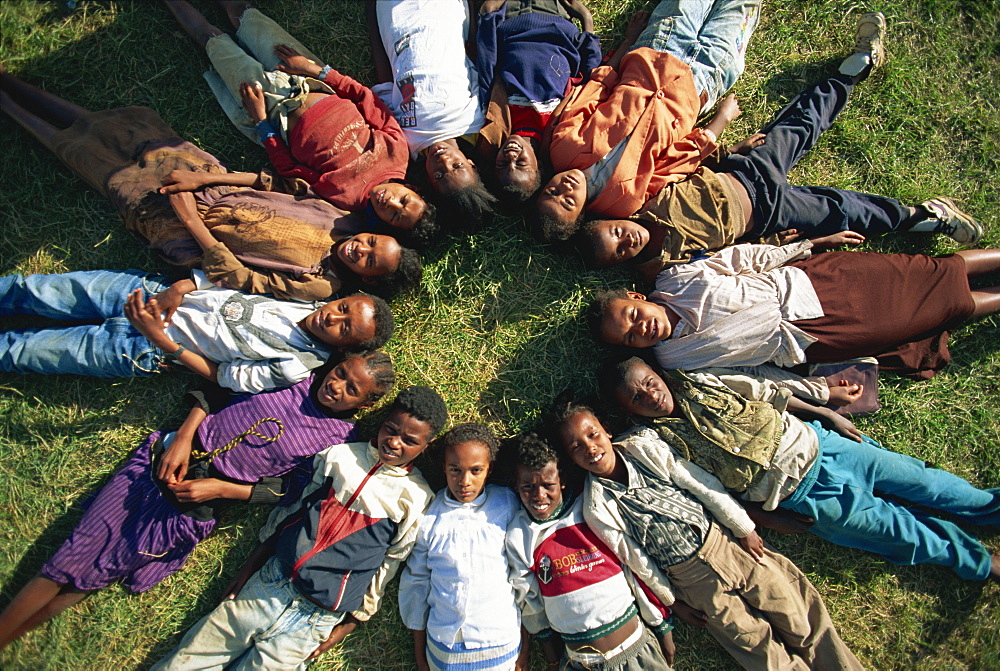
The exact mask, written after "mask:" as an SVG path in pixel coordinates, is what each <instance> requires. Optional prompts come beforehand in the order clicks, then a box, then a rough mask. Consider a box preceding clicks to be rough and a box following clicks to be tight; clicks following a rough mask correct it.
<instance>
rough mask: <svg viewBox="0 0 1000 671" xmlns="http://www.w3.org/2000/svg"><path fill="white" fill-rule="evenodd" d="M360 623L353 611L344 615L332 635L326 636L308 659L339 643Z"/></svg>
mask: <svg viewBox="0 0 1000 671" xmlns="http://www.w3.org/2000/svg"><path fill="white" fill-rule="evenodd" d="M359 624H361V622H360V620H358V618H356V617H354V615H352V614H351V613H347V614H346V615H344V619H343V620H341V621H340V624H338V625H337V626H335V627H334V628H333V631H331V632H330V635H329V636H328V637H327V638H326V640H325V641H323V642H322V643H320V644H319V647H318V648H316V649H315V650H313V651H312V654H311V655H309V656H308V657H307V658H306V661H309V660H310V659H316V658H317V657H319V656H320V655H322V654H323V653H324V652H326V651H327V650H329V649H330V648H332V647H333V646H335V645H339V644H340V643H341V642H342V641H343V640H344V639H345V638H347V635H348V634H350V633H351V632H352V631H354V630H355V629H357V628H358V625H359Z"/></svg>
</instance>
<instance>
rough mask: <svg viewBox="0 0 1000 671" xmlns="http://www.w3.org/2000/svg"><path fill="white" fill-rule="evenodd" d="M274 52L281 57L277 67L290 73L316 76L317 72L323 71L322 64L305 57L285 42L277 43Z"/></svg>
mask: <svg viewBox="0 0 1000 671" xmlns="http://www.w3.org/2000/svg"><path fill="white" fill-rule="evenodd" d="M274 53H275V54H276V55H277V56H278V58H280V59H281V64H280V65H278V69H279V70H281V71H282V72H287V73H288V74H290V75H305V76H306V77H318V76H319V73H320V72H322V71H323V66H322V65H320V64H319V63H317V62H316V61H314V60H312V59H310V58H306V57H305V56H303V55H301V54H300V53H299V52H297V51H296V50H295V49H293V48H292V47H290V46H288V45H287V44H279V45H277V46H276V47H274Z"/></svg>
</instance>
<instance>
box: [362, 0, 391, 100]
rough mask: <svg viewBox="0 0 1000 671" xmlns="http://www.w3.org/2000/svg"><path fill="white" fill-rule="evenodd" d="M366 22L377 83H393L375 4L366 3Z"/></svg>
mask: <svg viewBox="0 0 1000 671" xmlns="http://www.w3.org/2000/svg"><path fill="white" fill-rule="evenodd" d="M365 22H366V24H367V26H368V44H369V47H370V49H371V54H372V61H373V62H374V63H375V83H376V84H387V83H390V82H392V80H393V76H392V63H391V62H390V61H389V55H388V53H387V52H386V49H385V44H384V43H383V42H382V33H381V31H380V28H379V22H378V8H377V7H376V6H375V3H374V2H366V3H365Z"/></svg>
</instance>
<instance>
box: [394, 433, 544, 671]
mask: <svg viewBox="0 0 1000 671" xmlns="http://www.w3.org/2000/svg"><path fill="white" fill-rule="evenodd" d="M499 447H500V443H499V441H498V440H497V438H496V436H494V435H493V432H492V431H490V429H489V428H488V427H486V426H484V425H482V424H474V423H467V424H459V425H458V426H456V427H454V428H452V429H451V430H450V431H448V433H446V434H444V435H443V436H441V438H440V439H439V440H438V441H437V443H436V444H435V448H436V450H437V451H438V452H439V453H440V457H441V460H442V461H443V465H444V473H445V478H446V480H447V483H448V486H447V487H446V488H445V489H442V490H441V491H440V492H438V494H437V496H436V497H435V498H434V502H433V503H432V504H431V507H430V509H428V511H427V514H426V515H425V516H424V518H423V519H422V520H421V521H420V531H419V533H418V534H417V541H416V544H415V545H414V547H413V552H412V554H411V555H410V558H409V559H408V560H407V562H406V568H405V569H404V570H403V575H402V577H401V578H400V582H399V611H400V615H401V616H402V618H403V624H404V625H406V626H407V627H408V628H409V629H411V630H412V631H413V652H414V657H415V658H416V665H417V669H419V670H420V671H428V670H429V669H434V670H435V671H458V670H460V669H464V668H469V666H468V665H475V668H476V669H483V670H486V669H497V670H500V669H514V668H515V664H516V663H520V666H519V667H518V668H524V664H525V663H526V661H527V653H528V649H527V647H524V648H523V649H522V648H521V618H520V613H519V612H518V609H517V606H515V604H514V590H513V588H512V587H511V585H510V582H508V580H507V555H506V553H505V552H504V541H505V538H506V530H507V524H508V523H509V522H510V520H511V518H512V517H513V516H514V514H515V513H516V512H517V508H518V506H517V497H516V496H514V494H513V493H512V492H511V491H510V490H509V489H507V488H506V487H500V486H498V485H493V484H487V483H486V479H487V477H488V476H489V475H490V472H491V471H492V469H493V464H494V462H495V461H496V457H497V451H498V450H499ZM519 650H520V651H521V654H520V656H519Z"/></svg>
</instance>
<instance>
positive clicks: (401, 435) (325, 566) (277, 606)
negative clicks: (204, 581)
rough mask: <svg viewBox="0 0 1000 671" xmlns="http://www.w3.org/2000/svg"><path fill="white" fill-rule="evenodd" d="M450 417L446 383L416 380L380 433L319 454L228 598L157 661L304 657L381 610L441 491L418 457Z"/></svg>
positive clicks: (243, 662) (269, 661)
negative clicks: (436, 386) (441, 390)
mask: <svg viewBox="0 0 1000 671" xmlns="http://www.w3.org/2000/svg"><path fill="white" fill-rule="evenodd" d="M447 418H448V411H447V409H446V408H445V404H444V401H443V400H442V399H441V397H440V396H438V394H437V393H436V392H435V391H434V390H432V389H430V388H428V387H408V388H406V389H404V390H403V391H401V392H400V393H399V395H398V396H397V397H396V400H395V401H393V403H392V405H391V406H389V414H388V415H387V416H386V418H385V421H383V422H382V426H381V427H380V428H379V430H378V434H377V435H376V436H375V437H374V438H373V439H372V440H371V442H356V443H347V444H346V445H334V446H333V447H329V448H327V449H326V450H324V451H322V452H320V453H319V454H317V455H316V457H315V459H314V460H313V478H312V481H311V482H310V483H309V484H308V485H307V486H306V488H305V489H304V490H303V492H302V494H301V496H299V499H298V501H296V502H295V503H294V504H292V505H290V506H284V507H282V508H276V509H275V510H274V511H273V512H272V513H271V517H270V519H269V520H268V522H267V524H266V525H265V527H264V529H263V530H261V534H260V535H261V541H262V542H261V545H260V546H258V548H257V549H256V550H255V551H254V552H253V554H251V555H250V557H249V559H247V561H246V564H244V566H243V568H242V569H241V570H240V572H239V574H238V575H237V576H236V578H235V579H234V580H233V583H232V585H231V586H230V587H229V588H228V589H227V590H226V595H227V596H226V597H225V599H224V600H223V601H222V603H221V604H219V605H218V606H216V608H215V610H213V611H212V612H211V613H209V614H208V615H206V616H205V617H204V618H203V619H202V620H200V621H199V622H198V623H197V624H195V625H194V626H193V627H191V629H189V630H188V632H187V634H185V635H184V637H183V638H182V639H181V641H180V643H179V644H178V645H177V647H176V648H175V649H174V650H173V652H171V653H170V654H169V655H167V656H166V657H164V658H163V659H162V660H160V661H159V662H158V663H157V664H155V665H154V666H153V668H154V669H177V668H223V667H225V666H227V665H230V664H232V665H233V666H232V667H231V668H269V667H271V666H282V667H285V668H301V667H303V666H304V665H305V664H306V662H307V661H308V660H311V659H315V658H316V657H318V656H319V655H321V654H323V653H324V652H326V651H327V650H329V649H330V648H331V647H333V646H334V645H337V644H338V643H340V642H341V641H342V640H343V639H344V637H345V636H347V634H349V633H350V632H351V631H353V630H354V629H355V628H356V627H357V625H358V623H359V622H363V621H365V620H368V619H369V618H371V616H372V615H374V614H375V613H376V612H377V611H378V608H379V602H380V601H381V599H382V594H383V592H384V591H385V588H386V585H387V584H388V583H389V581H390V580H392V577H393V575H394V574H395V573H396V570H397V569H398V568H399V565H400V563H401V562H402V561H403V560H404V559H406V557H407V555H409V553H410V550H411V549H412V548H413V542H414V539H415V538H416V535H417V527H418V524H419V522H420V518H421V517H423V514H424V511H425V510H426V509H427V506H428V505H429V504H430V502H431V497H432V496H433V492H431V490H430V488H429V487H428V486H427V483H426V482H425V481H424V478H423V476H422V475H421V474H420V471H419V470H417V469H416V468H414V467H413V465H412V462H413V460H414V459H415V458H417V456H419V455H420V453H421V452H423V451H424V449H425V448H426V447H427V445H428V443H430V441H431V439H432V438H433V437H434V435H435V434H436V433H437V432H438V431H440V430H441V428H442V427H443V426H444V423H445V422H446V421H447ZM261 632H268V634H267V635H266V636H261V635H260V633H261Z"/></svg>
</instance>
